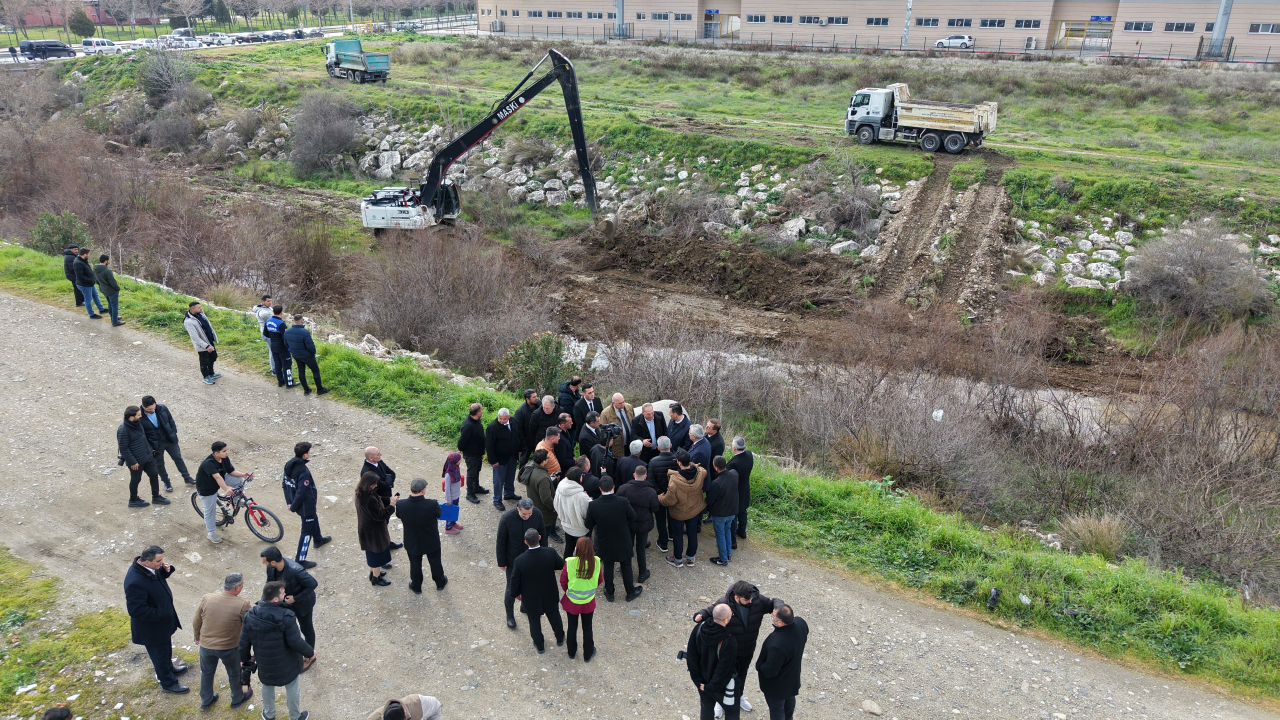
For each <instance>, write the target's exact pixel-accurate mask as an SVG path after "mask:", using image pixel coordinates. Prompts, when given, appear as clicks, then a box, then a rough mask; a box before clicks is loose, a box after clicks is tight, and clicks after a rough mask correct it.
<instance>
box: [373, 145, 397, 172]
mask: <svg viewBox="0 0 1280 720" xmlns="http://www.w3.org/2000/svg"><path fill="white" fill-rule="evenodd" d="M378 167H379V168H384V167H389V168H391V169H392V170H395V169H397V168H399V167H400V153H399V152H397V151H395V150H387V151H386V152H383V153H379V154H378Z"/></svg>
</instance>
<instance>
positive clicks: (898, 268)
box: [871, 155, 958, 299]
mask: <svg viewBox="0 0 1280 720" xmlns="http://www.w3.org/2000/svg"><path fill="white" fill-rule="evenodd" d="M957 161H958V159H957V158H956V157H955V156H952V155H934V157H933V162H934V167H933V172H932V173H931V174H930V175H929V177H928V178H926V179H925V181H924V182H923V183H920V184H917V185H915V186H914V187H911V188H909V189H908V190H907V191H906V192H904V193H903V198H902V200H901V201H900V202H901V208H902V209H901V210H900V211H899V212H898V213H897V214H896V215H895V216H894V217H893V219H892V220H890V221H889V225H888V227H887V228H885V231H884V233H883V234H882V236H883V237H885V238H886V240H885V241H884V242H883V243H881V245H880V254H879V255H878V256H877V257H876V263H875V265H874V266H873V270H872V272H873V274H874V276H875V279H876V282H875V285H874V286H873V288H872V291H871V296H872V297H874V298H882V297H891V298H898V299H903V298H905V296H906V291H907V283H908V278H909V277H910V275H911V272H910V271H911V269H912V268H913V267H916V266H918V264H919V261H920V258H921V256H922V255H923V258H924V261H925V262H928V261H929V253H928V249H929V244H930V243H931V242H932V240H931V239H930V238H932V237H933V236H934V235H935V233H940V232H941V228H942V227H943V226H944V225H945V224H946V222H947V221H948V219H949V218H950V211H951V202H952V193H951V187H950V186H949V185H948V184H947V176H948V174H950V172H951V167H952V166H953V165H955V164H956V162H957Z"/></svg>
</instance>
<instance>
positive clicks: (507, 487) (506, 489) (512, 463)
mask: <svg viewBox="0 0 1280 720" xmlns="http://www.w3.org/2000/svg"><path fill="white" fill-rule="evenodd" d="M522 442H523V441H522V440H521V438H520V428H519V427H518V426H517V425H516V423H515V422H513V421H512V419H511V411H510V410H508V409H506V408H498V416H497V417H495V418H494V419H493V422H491V423H489V427H488V428H486V429H485V431H484V453H485V455H487V456H489V465H490V466H491V467H492V468H493V506H494V507H496V508H498V509H499V510H506V509H507V506H506V505H503V504H502V501H503V500H519V499H520V496H519V495H517V494H516V462H517V460H518V459H519V454H520V448H521V443H522Z"/></svg>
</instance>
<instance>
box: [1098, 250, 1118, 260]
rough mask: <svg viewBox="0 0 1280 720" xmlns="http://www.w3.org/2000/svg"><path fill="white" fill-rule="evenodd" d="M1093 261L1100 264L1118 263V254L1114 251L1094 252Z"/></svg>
mask: <svg viewBox="0 0 1280 720" xmlns="http://www.w3.org/2000/svg"><path fill="white" fill-rule="evenodd" d="M1093 259H1094V260H1098V261H1100V262H1119V261H1120V253H1118V252H1116V251H1115V250H1095V251H1094V252H1093Z"/></svg>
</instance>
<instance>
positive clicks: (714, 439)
mask: <svg viewBox="0 0 1280 720" xmlns="http://www.w3.org/2000/svg"><path fill="white" fill-rule="evenodd" d="M702 427H703V430H704V431H705V432H706V438H707V442H708V443H711V457H713V458H715V457H717V456H723V455H724V436H723V435H721V434H720V421H719V420H717V419H716V418H708V419H707V424H706V425H703V426H702ZM725 459H726V460H728V458H725Z"/></svg>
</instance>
